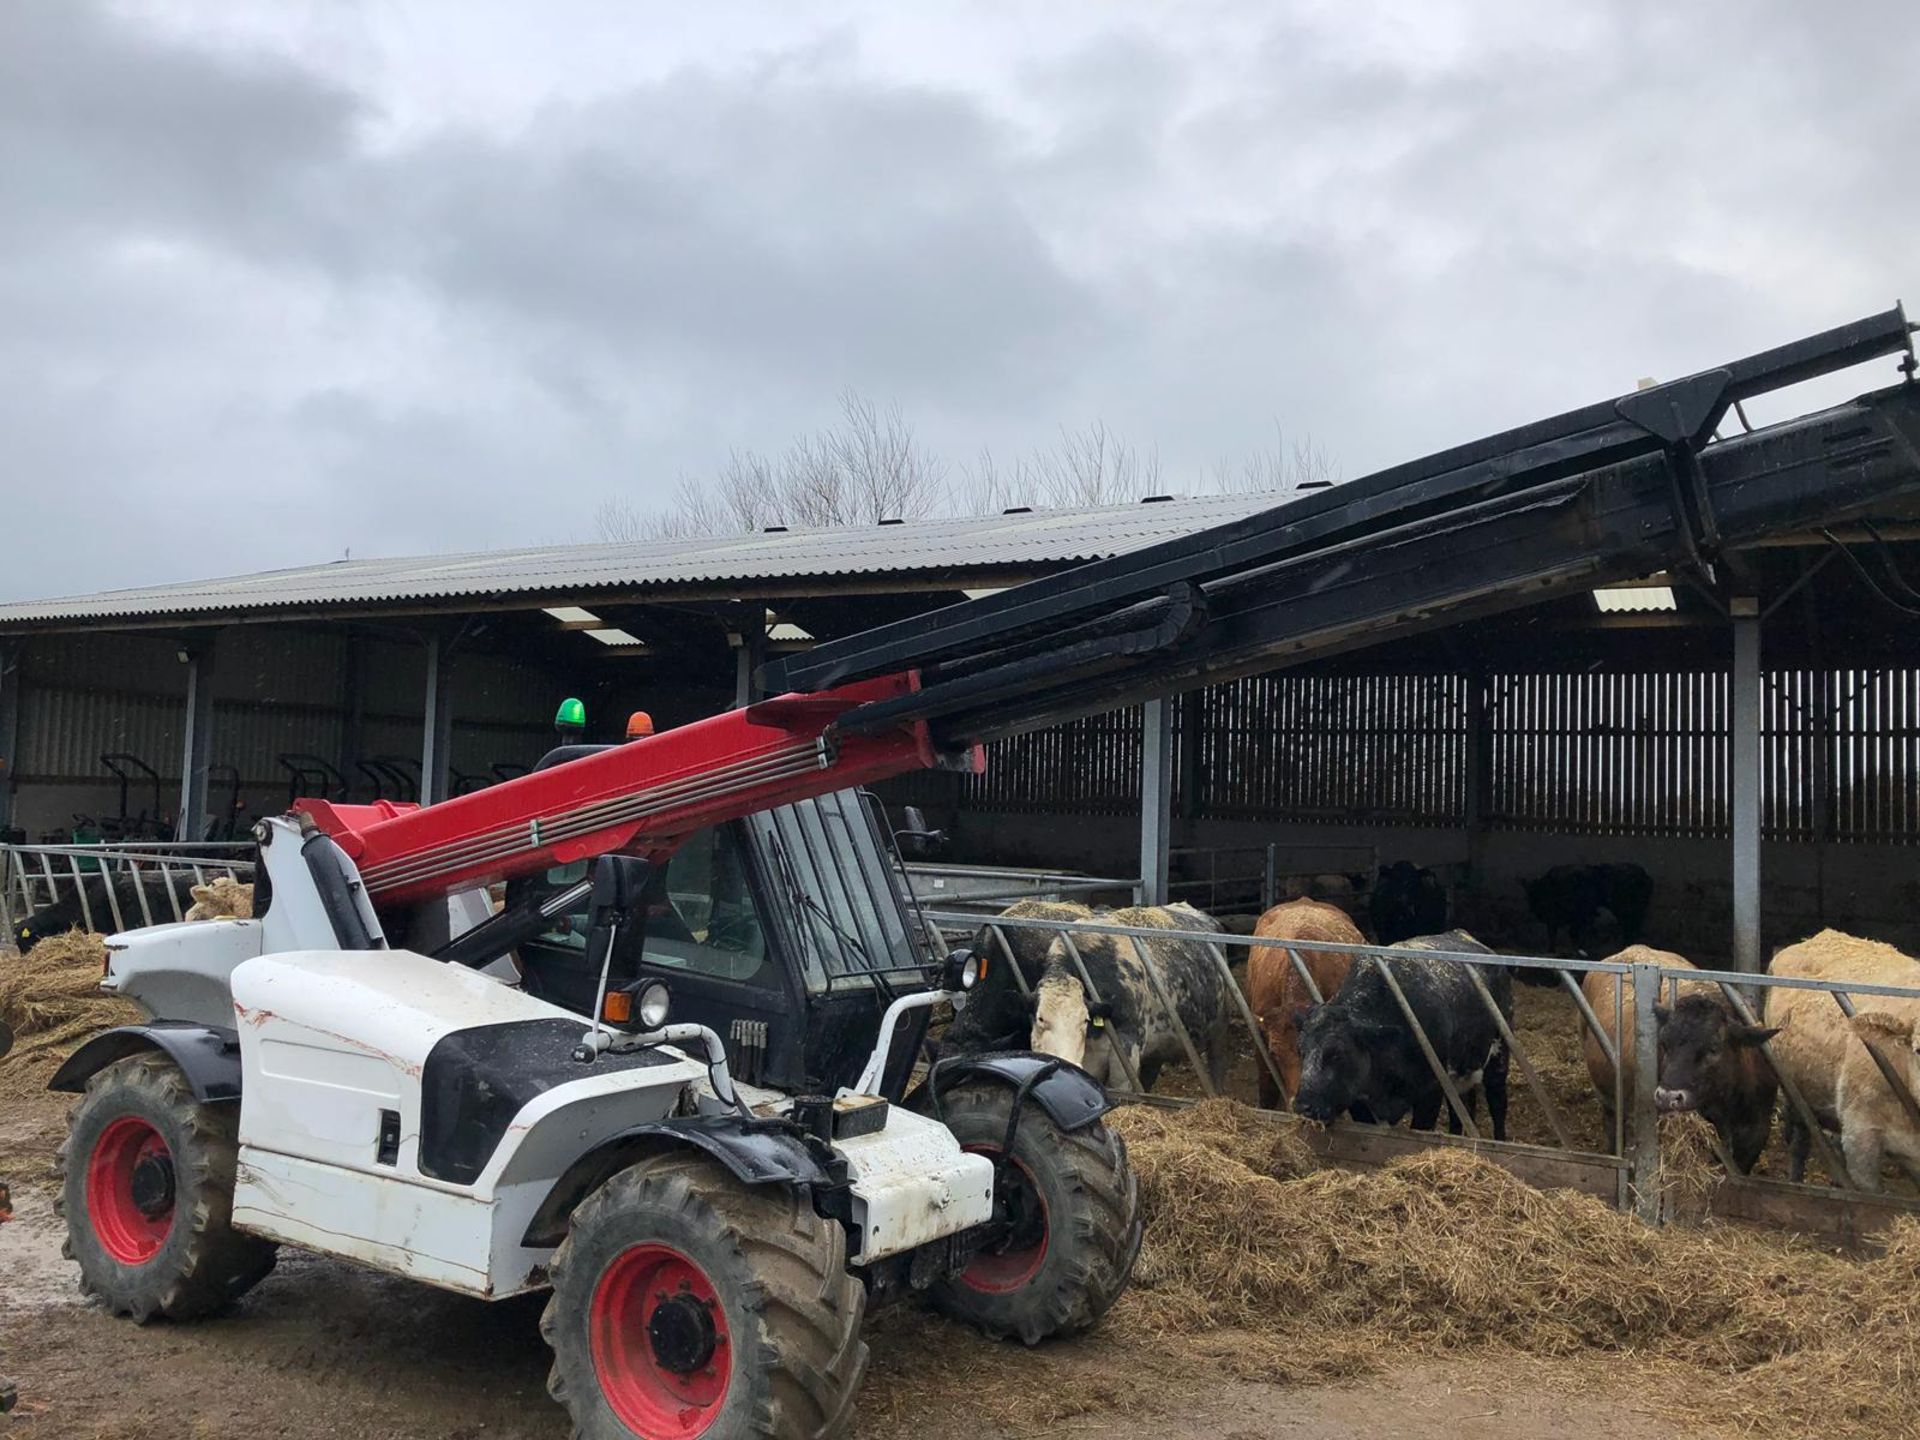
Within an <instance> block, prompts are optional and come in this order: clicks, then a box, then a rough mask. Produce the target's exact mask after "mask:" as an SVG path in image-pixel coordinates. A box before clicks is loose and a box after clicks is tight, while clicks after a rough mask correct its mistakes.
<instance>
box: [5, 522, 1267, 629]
mask: <svg viewBox="0 0 1920 1440" xmlns="http://www.w3.org/2000/svg"><path fill="white" fill-rule="evenodd" d="M1282 498H1283V497H1281V496H1279V495H1274V494H1255V495H1204V496H1194V497H1186V498H1179V499H1173V500H1163V501H1157V502H1154V503H1152V504H1145V503H1142V504H1133V505H1107V506H1100V507H1097V508H1093V509H1081V510H1036V511H1032V512H1029V513H1026V514H1018V515H992V516H985V517H979V516H967V517H962V518H957V519H938V520H922V521H911V522H908V523H906V524H902V525H871V526H859V527H848V528H842V529H833V530H788V531H777V532H766V533H761V534H750V535H722V536H696V537H691V538H683V539H673V540H642V541H634V542H630V543H621V544H594V545H561V546H545V547H541V548H538V549H527V550H491V551H478V552H469V553H465V554H454V555H416V556H400V557H395V558H391V559H364V560H335V561H331V562H329V563H327V564H324V565H310V566H303V567H299V568H295V569H287V570H269V571H263V572H260V573H257V574H251V575H234V576H229V577H225V578H221V579H208V580H189V581H183V582H180V583H178V584H171V585H153V586H144V587H140V588H137V589H127V590H109V591H103V592H100V593H98V594H92V595H75V596H68V597H64V598H59V599H48V600H22V601H16V602H13V603H11V604H0V626H5V627H8V628H14V629H19V628H25V627H29V626H31V625H33V624H34V623H36V622H53V621H62V622H64V621H72V620H86V619H101V620H112V619H132V618H136V617H137V618H150V617H160V616H178V617H180V618H181V619H183V620H189V619H192V618H193V617H195V616H198V615H227V614H232V613H234V612H236V611H245V610H261V609H272V608H280V607H294V606H298V607H301V608H305V609H311V608H315V607H322V608H324V607H328V606H336V605H337V606H340V607H342V608H346V607H349V606H365V605H386V604H400V603H404V602H406V601H409V600H450V599H458V598H459V597H461V596H466V595H489V596H492V595H518V594H524V595H529V596H532V595H540V594H552V593H554V592H561V591H564V592H579V593H583V594H584V593H587V592H591V591H595V590H653V589H671V588H673V587H676V586H694V585H713V584H725V583H727V582H730V581H737V582H742V583H746V582H751V581H766V580H781V579H797V578H800V577H807V578H831V577H834V576H853V575H896V574H897V575H909V574H913V573H916V572H927V571H943V570H977V569H981V568H985V567H992V566H1011V565H1039V564H1067V563H1076V562H1080V561H1086V560H1098V559H1104V558H1106V557H1108V556H1111V555H1119V554H1124V553H1125V552H1127V551H1129V550H1133V549H1137V548H1138V547H1140V546H1142V545H1149V544H1152V543H1153V542H1154V541H1157V540H1165V539H1168V538H1170V537H1172V536H1176V535H1185V534H1189V533H1191V532H1193V531H1195V530H1202V529H1205V528H1206V527H1208V526H1211V525H1219V524H1223V523H1225V522H1227V521H1230V520H1235V519H1238V518H1240V517H1241V516H1244V515H1250V514H1253V513H1254V512H1256V511H1259V510H1265V509H1268V508H1271V507H1272V506H1274V505H1276V504H1278V503H1280V501H1281V499H1282ZM663 598H664V597H663Z"/></svg>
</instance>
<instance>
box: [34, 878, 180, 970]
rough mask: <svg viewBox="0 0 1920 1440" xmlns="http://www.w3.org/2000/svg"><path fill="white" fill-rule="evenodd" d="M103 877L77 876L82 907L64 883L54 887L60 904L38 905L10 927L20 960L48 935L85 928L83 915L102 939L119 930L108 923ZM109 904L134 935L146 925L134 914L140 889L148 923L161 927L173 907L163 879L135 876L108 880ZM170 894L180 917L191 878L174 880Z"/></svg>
mask: <svg viewBox="0 0 1920 1440" xmlns="http://www.w3.org/2000/svg"><path fill="white" fill-rule="evenodd" d="M107 879H108V877H107V876H105V875H102V874H99V873H97V872H95V873H92V874H86V875H82V876H81V877H80V882H81V885H82V886H83V887H84V888H85V890H86V897H87V903H86V905H85V906H84V907H83V906H82V905H81V903H80V895H79V892H78V891H76V890H75V888H74V886H73V882H72V881H71V880H68V881H66V882H64V883H63V884H62V885H61V887H60V898H59V899H58V900H56V901H55V902H54V903H53V904H51V905H42V906H41V907H40V908H39V909H38V910H36V911H34V912H33V913H32V914H31V915H29V916H28V917H27V918H26V919H25V920H22V921H21V922H20V923H19V924H17V925H16V926H14V930H13V943H14V945H15V946H16V947H17V948H18V949H19V951H20V953H21V954H22V955H24V954H26V953H27V952H28V951H29V950H31V949H33V947H34V946H35V945H37V944H39V943H40V942H41V941H42V940H44V939H46V938H47V937H48V936H49V935H64V934H66V933H67V931H69V930H71V929H73V928H74V926H76V925H78V926H81V927H82V928H85V926H86V924H87V918H88V913H89V911H90V912H91V914H92V918H93V928H94V929H95V930H96V931H98V932H99V933H100V934H102V935H111V934H113V933H114V932H115V931H116V930H118V929H120V928H122V927H120V926H117V925H115V924H114V923H113V905H112V904H111V903H110V902H109V901H108V899H107ZM112 879H113V899H114V900H115V901H118V902H119V905H120V918H121V919H122V920H123V921H125V922H126V924H125V928H126V929H129V930H131V929H134V928H136V927H138V926H141V925H144V924H146V923H147V918H146V915H145V914H144V913H143V912H142V911H141V909H140V892H141V891H142V890H143V889H144V890H145V892H146V897H147V908H148V910H150V911H151V912H152V913H153V923H154V924H156V925H163V924H166V923H167V922H168V921H171V920H174V919H176V918H178V917H176V916H175V915H174V913H173V906H172V904H171V903H169V901H168V900H167V879H166V877H165V876H164V875H159V874H156V873H153V872H143V873H141V874H138V875H129V874H124V873H119V874H115V875H114V876H113V877H112ZM173 891H174V895H175V897H176V898H177V899H178V900H179V901H180V914H181V915H185V914H186V912H187V909H188V907H189V906H191V905H192V904H193V875H192V873H191V872H185V873H181V874H177V875H175V876H174V880H173Z"/></svg>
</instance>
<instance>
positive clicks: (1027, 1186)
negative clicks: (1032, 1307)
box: [960, 1145, 1053, 1295]
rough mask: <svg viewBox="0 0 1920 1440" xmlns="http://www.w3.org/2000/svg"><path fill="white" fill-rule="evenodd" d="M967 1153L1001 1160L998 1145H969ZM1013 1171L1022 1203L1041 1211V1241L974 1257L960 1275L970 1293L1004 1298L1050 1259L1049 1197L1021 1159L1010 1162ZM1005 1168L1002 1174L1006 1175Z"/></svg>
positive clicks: (1011, 1159) (1036, 1273)
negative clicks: (1036, 1182) (1020, 1189)
mask: <svg viewBox="0 0 1920 1440" xmlns="http://www.w3.org/2000/svg"><path fill="white" fill-rule="evenodd" d="M967 1152H968V1153H969V1154H972V1155H987V1156H992V1157H994V1158H996V1159H997V1158H999V1155H1000V1147H999V1146H998V1145H969V1146H967ZM1008 1165H1009V1166H1010V1168H1011V1170H1012V1172H1013V1173H1014V1174H1015V1175H1016V1176H1017V1177H1018V1181H1019V1183H1020V1185H1021V1188H1022V1189H1023V1190H1024V1191H1025V1194H1024V1196H1022V1197H1021V1198H1022V1200H1023V1201H1024V1202H1025V1203H1028V1204H1031V1205H1032V1206H1034V1207H1036V1208H1037V1210H1038V1215H1037V1216H1035V1217H1032V1218H1037V1220H1038V1222H1039V1227H1040V1238H1039V1239H1038V1240H1035V1241H1032V1242H1031V1243H1030V1244H1026V1245H1020V1244H1014V1245H1011V1246H1009V1247H1008V1248H1007V1249H1004V1250H998V1251H994V1250H983V1251H981V1252H980V1253H979V1254H978V1255H975V1256H974V1257H973V1260H972V1261H971V1263H969V1264H968V1266H967V1268H966V1269H965V1270H962V1271H961V1272H960V1283H961V1284H962V1285H965V1286H966V1287H967V1288H968V1289H969V1290H978V1291H981V1292H982V1293H983V1294H987V1295H1005V1294H1007V1293H1008V1292H1009V1291H1013V1290H1018V1289H1019V1288H1020V1287H1021V1286H1022V1285H1025V1284H1026V1283H1027V1282H1028V1281H1030V1280H1032V1279H1033V1277H1034V1276H1035V1275H1038V1274H1039V1273H1040V1267H1041V1266H1042V1265H1043V1264H1045V1263H1046V1259H1047V1237H1048V1235H1050V1234H1051V1233H1052V1231H1053V1226H1052V1223H1051V1221H1050V1218H1049V1216H1048V1215H1047V1197H1046V1196H1044V1195H1042V1194H1041V1193H1040V1187H1039V1186H1038V1185H1037V1184H1035V1183H1034V1179H1033V1172H1032V1171H1031V1170H1029V1169H1028V1168H1027V1167H1026V1166H1025V1165H1024V1164H1023V1163H1022V1162H1021V1161H1020V1160H1019V1159H1018V1158H1010V1159H1009V1161H1008ZM1006 1173H1007V1170H1006V1169H1003V1170H1002V1171H1001V1174H1002V1175H1003V1176H1004V1175H1005V1174H1006Z"/></svg>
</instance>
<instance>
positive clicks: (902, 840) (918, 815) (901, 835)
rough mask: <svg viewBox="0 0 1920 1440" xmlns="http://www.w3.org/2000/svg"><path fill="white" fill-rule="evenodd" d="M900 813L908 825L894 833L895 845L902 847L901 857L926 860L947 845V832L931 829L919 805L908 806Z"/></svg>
mask: <svg viewBox="0 0 1920 1440" xmlns="http://www.w3.org/2000/svg"><path fill="white" fill-rule="evenodd" d="M900 813H901V816H902V818H904V819H905V821H906V824H904V825H902V826H901V827H900V828H899V829H898V830H896V831H894V832H893V843H894V844H895V845H897V846H899V847H900V853H901V855H903V856H911V857H912V858H913V859H916V860H924V859H925V858H926V857H927V856H929V855H933V854H937V853H938V852H939V850H940V848H941V847H942V846H944V845H945V844H946V843H947V832H946V831H944V830H932V829H929V828H928V827H927V817H926V813H925V812H924V811H922V810H921V808H920V807H919V806H918V805H908V806H906V807H904V808H903V809H902V810H901V812H900Z"/></svg>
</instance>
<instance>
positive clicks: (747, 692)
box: [727, 610, 767, 710]
mask: <svg viewBox="0 0 1920 1440" xmlns="http://www.w3.org/2000/svg"><path fill="white" fill-rule="evenodd" d="M756 614H757V616H758V618H757V620H755V622H754V623H753V624H751V625H749V626H748V627H747V628H746V630H745V632H744V633H742V634H740V635H729V636H728V637H727V638H728V639H729V640H730V641H734V642H735V648H734V652H733V667H734V668H733V708H734V709H736V710H739V709H743V708H744V707H746V706H748V705H751V704H752V703H753V702H754V701H755V700H758V699H759V698H760V690H759V680H758V679H757V678H756V677H757V672H758V671H759V669H760V662H761V661H762V660H763V659H765V658H766V650H767V612H766V611H765V610H760V611H757V612H756Z"/></svg>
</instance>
